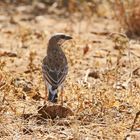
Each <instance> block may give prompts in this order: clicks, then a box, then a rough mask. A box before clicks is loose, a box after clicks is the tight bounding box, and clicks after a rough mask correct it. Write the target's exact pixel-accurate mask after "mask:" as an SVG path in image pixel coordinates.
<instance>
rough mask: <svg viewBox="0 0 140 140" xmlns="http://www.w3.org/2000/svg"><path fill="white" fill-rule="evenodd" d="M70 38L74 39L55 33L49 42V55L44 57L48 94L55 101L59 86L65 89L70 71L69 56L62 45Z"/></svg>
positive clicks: (43, 67) (44, 75)
mask: <svg viewBox="0 0 140 140" xmlns="http://www.w3.org/2000/svg"><path fill="white" fill-rule="evenodd" d="M70 39H72V37H71V36H68V35H65V34H63V33H57V34H55V35H53V36H52V37H51V38H50V40H49V43H48V48H47V56H46V57H45V58H44V59H43V64H42V71H43V77H44V81H45V90H46V95H47V93H48V94H49V95H48V100H49V101H51V102H53V103H56V102H57V97H58V95H57V92H58V87H59V86H61V90H62V91H63V85H62V83H63V82H64V80H65V78H66V75H67V73H68V63H67V58H66V56H65V54H64V52H63V50H62V48H61V47H62V44H63V43H64V42H65V41H66V40H70Z"/></svg>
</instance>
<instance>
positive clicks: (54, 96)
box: [48, 87, 58, 103]
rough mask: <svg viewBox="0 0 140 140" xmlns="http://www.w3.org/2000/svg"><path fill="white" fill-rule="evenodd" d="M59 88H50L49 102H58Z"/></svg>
mask: <svg viewBox="0 0 140 140" xmlns="http://www.w3.org/2000/svg"><path fill="white" fill-rule="evenodd" d="M57 97H58V96H57V88H54V87H50V88H49V96H48V100H49V101H51V102H53V103H56V102H57Z"/></svg>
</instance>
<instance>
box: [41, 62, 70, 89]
mask: <svg viewBox="0 0 140 140" xmlns="http://www.w3.org/2000/svg"><path fill="white" fill-rule="evenodd" d="M42 70H43V75H44V78H45V80H47V82H48V83H49V84H51V85H52V86H54V87H58V86H59V85H61V84H62V82H63V81H64V80H65V77H66V75H67V73H68V66H67V65H65V66H63V67H59V69H56V68H51V67H49V65H48V64H47V63H43V66H42Z"/></svg>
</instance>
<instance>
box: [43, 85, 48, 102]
mask: <svg viewBox="0 0 140 140" xmlns="http://www.w3.org/2000/svg"><path fill="white" fill-rule="evenodd" d="M48 93H49V91H48V84H47V83H45V97H44V99H45V100H44V104H46V102H47V100H48Z"/></svg>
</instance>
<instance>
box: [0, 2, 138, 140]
mask: <svg viewBox="0 0 140 140" xmlns="http://www.w3.org/2000/svg"><path fill="white" fill-rule="evenodd" d="M37 10H38V9H37ZM39 12H40V13H39ZM118 30H119V25H118V23H117V22H116V21H115V20H113V19H111V18H101V17H96V16H93V17H92V18H89V17H88V18H85V17H83V18H80V19H79V16H78V14H75V15H71V16H67V17H66V16H63V14H47V13H45V12H44V13H42V11H41V10H38V12H37V13H36V9H34V8H33V6H29V5H26V6H20V5H19V6H12V5H9V6H7V5H4V4H1V11H0V139H2V140H11V139H14V140H17V139H18V140H23V139H24V140H28V139H33V140H63V139H64V140H76V139H78V140H107V139H108V140H123V139H124V138H125V136H126V135H127V134H128V133H129V132H130V131H131V130H130V129H131V127H132V124H133V121H134V118H135V115H136V113H137V112H138V111H140V43H139V41H136V40H129V45H128V42H126V44H127V45H126V47H125V48H124V49H122V48H121V49H118V47H116V46H115V43H114V42H113V41H112V40H113V39H114V35H111V36H110V35H109V34H111V33H115V32H118ZM57 32H64V33H67V34H70V35H72V36H73V38H74V39H73V40H72V41H70V42H67V43H65V44H64V47H63V49H64V51H65V53H66V56H67V58H68V61H69V74H68V76H67V79H66V82H65V94H64V107H65V108H66V110H67V111H69V108H70V109H71V110H72V112H73V115H72V116H67V115H66V116H65V117H64V116H63V114H61V111H60V112H59V110H57V108H56V110H57V111H56V112H57V113H58V117H56V118H55V119H49V118H48V119H47V118H42V119H38V116H39V111H38V110H39V109H38V107H39V106H42V105H43V104H44V99H43V97H44V82H43V79H42V72H41V61H42V59H43V57H44V56H45V54H46V47H47V41H48V39H49V37H50V35H52V34H53V33H57ZM115 35H116V34H115ZM117 35H118V34H117ZM112 36H113V37H112ZM118 36H119V37H120V38H121V35H118ZM117 43H118V42H117ZM119 43H121V42H119ZM122 46H123V44H121V47H122ZM122 51H123V52H122ZM45 104H47V105H48V106H50V107H51V106H53V105H50V103H48V102H46V103H45ZM59 104H60V99H59ZM54 113H55V112H54ZM60 114H61V115H60ZM50 116H51V114H50ZM61 116H62V117H63V118H60V117H61ZM136 128H137V129H138V128H140V119H139V118H138V119H137V120H136V123H135V126H134V129H136ZM137 137H138V135H137ZM134 139H136V138H134ZM138 139H140V137H139V138H138Z"/></svg>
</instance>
